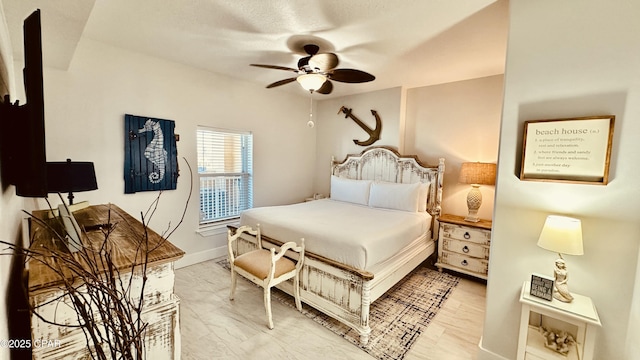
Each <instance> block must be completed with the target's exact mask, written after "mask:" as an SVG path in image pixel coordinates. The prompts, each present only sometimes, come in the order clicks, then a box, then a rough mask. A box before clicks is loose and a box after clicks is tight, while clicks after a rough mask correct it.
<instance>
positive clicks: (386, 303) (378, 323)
mask: <svg viewBox="0 0 640 360" xmlns="http://www.w3.org/2000/svg"><path fill="white" fill-rule="evenodd" d="M217 263H218V264H219V265H220V266H222V267H224V268H226V269H229V263H228V261H227V259H221V260H218V261H217ZM458 282H459V279H458V278H457V277H455V276H453V275H449V274H447V273H441V272H438V271H436V270H432V269H429V268H428V267H425V266H420V267H418V268H416V269H415V270H414V271H413V272H411V273H410V274H409V275H407V276H406V277H405V278H404V279H403V280H402V281H400V282H399V283H397V284H396V285H395V286H394V287H392V288H391V289H389V291H387V293H386V294H384V295H382V296H381V297H380V298H379V299H378V300H376V301H374V302H373V304H371V308H370V310H369V326H370V327H371V334H370V335H369V342H368V344H367V345H365V346H361V345H360V336H359V335H358V333H357V332H356V331H355V330H353V329H351V328H350V327H348V326H346V325H344V324H342V323H341V322H339V321H337V320H335V319H333V318H331V317H330V316H327V315H325V314H323V313H321V312H319V311H317V310H315V309H314V308H312V307H310V306H308V305H306V304H304V302H303V306H302V313H303V314H305V315H306V316H307V317H309V318H311V319H313V320H314V321H316V322H317V323H319V324H321V325H322V326H324V327H326V328H327V329H329V330H331V331H332V332H334V333H335V334H336V335H338V336H341V337H342V338H344V339H345V340H347V341H349V342H350V343H352V344H354V345H356V346H358V347H359V348H361V349H362V350H364V351H365V352H367V353H368V354H370V355H371V356H373V357H375V358H376V359H380V360H401V359H404V356H405V355H406V353H407V352H408V351H409V349H411V346H412V345H413V344H414V343H415V342H416V340H417V339H418V338H419V337H420V335H421V334H422V333H423V332H424V330H425V329H426V328H427V326H428V325H429V323H430V322H431V320H432V319H433V318H434V317H435V316H436V314H437V312H438V310H439V309H440V308H441V307H442V305H443V304H444V302H445V301H446V300H447V298H448V297H449V295H450V294H451V292H452V291H453V290H454V288H455V287H456V285H458ZM271 296H272V298H274V299H276V300H277V301H280V302H282V303H284V304H287V305H288V306H290V307H292V308H295V303H294V299H293V297H292V296H290V295H288V294H286V293H284V292H283V291H280V290H278V289H273V290H272V294H271Z"/></svg>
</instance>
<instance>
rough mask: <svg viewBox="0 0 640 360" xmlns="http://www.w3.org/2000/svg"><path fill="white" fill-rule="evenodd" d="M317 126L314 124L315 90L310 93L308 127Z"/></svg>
mask: <svg viewBox="0 0 640 360" xmlns="http://www.w3.org/2000/svg"><path fill="white" fill-rule="evenodd" d="M315 125H316V124H315V123H314V122H313V90H310V91H309V122H307V126H308V127H310V128H313V127H314V126H315Z"/></svg>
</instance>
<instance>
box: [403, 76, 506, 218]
mask: <svg viewBox="0 0 640 360" xmlns="http://www.w3.org/2000/svg"><path fill="white" fill-rule="evenodd" d="M503 80H504V78H503V76H502V75H496V76H489V77H484V78H479V79H472V80H466V81H458V82H454V83H448V84H441V85H434V86H426V87H421V88H415V89H409V90H408V91H407V115H406V133H405V134H404V136H405V152H406V153H409V154H416V155H418V156H419V157H420V159H422V160H423V161H426V162H428V163H430V164H437V163H438V158H439V157H444V158H445V169H446V170H445V176H444V184H445V186H444V188H443V191H442V193H443V194H442V198H443V200H442V211H443V213H448V214H454V215H467V213H468V209H467V194H468V192H469V190H470V189H471V187H470V186H469V185H465V184H460V183H458V176H459V175H460V167H461V166H462V163H463V162H475V161H480V162H490V163H496V162H497V160H498V136H499V134H500V115H501V110H502V85H503ZM494 190H495V188H494V186H490V185H487V186H481V187H480V191H481V193H482V206H481V207H480V210H479V212H478V215H479V216H480V218H482V219H491V218H492V215H493V214H492V213H493V197H494Z"/></svg>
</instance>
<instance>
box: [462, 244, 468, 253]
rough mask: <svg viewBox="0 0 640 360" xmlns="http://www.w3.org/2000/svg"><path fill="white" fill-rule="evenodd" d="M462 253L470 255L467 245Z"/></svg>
mask: <svg viewBox="0 0 640 360" xmlns="http://www.w3.org/2000/svg"><path fill="white" fill-rule="evenodd" d="M462 252H463V253H465V254H466V253H468V252H469V247H468V246H467V245H465V246H464V247H463V248H462Z"/></svg>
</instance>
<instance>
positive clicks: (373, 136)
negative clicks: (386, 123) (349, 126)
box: [338, 106, 382, 146]
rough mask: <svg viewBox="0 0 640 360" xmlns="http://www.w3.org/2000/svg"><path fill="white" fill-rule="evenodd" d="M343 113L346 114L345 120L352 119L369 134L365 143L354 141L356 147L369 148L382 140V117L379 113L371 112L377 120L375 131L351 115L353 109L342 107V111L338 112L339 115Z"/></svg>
mask: <svg viewBox="0 0 640 360" xmlns="http://www.w3.org/2000/svg"><path fill="white" fill-rule="evenodd" d="M341 112H342V113H344V117H345V119H346V118H351V120H353V121H354V122H355V123H356V124H358V125H359V126H360V127H361V128H362V130H364V131H366V132H367V134H369V139H367V140H365V141H360V140H356V139H353V142H354V143H355V144H356V145H360V146H369V145H371V144H373V143H374V142H376V141H378V140H380V132H381V131H382V120H380V116H379V115H378V112H377V111H375V110H371V115H373V116H374V117H375V118H376V128H375V129H371V128H370V127H368V126H367V125H366V124H365V123H363V122H362V121H361V120H360V119H358V118H357V117H356V116H355V115H353V114H352V113H351V109H348V108H347V107H346V106H341V107H340V109H339V110H338V114H340V113H341Z"/></svg>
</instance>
